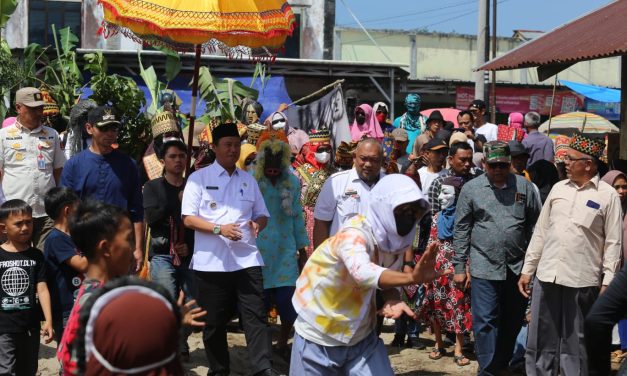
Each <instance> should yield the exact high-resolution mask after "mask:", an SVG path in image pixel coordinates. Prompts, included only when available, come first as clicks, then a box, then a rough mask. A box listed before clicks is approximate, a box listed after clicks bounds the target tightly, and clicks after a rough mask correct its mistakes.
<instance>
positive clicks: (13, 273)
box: [0, 200, 53, 376]
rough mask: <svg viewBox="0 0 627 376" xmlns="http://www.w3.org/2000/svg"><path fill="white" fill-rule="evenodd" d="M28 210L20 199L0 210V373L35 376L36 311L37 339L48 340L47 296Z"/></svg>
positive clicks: (50, 336)
mask: <svg viewBox="0 0 627 376" xmlns="http://www.w3.org/2000/svg"><path fill="white" fill-rule="evenodd" d="M32 213H33V210H32V208H31V207H30V206H28V204H27V203H26V202H24V201H22V200H9V201H6V202H5V203H4V204H2V206H0V229H1V230H2V233H3V234H4V235H5V236H6V238H7V241H6V242H5V243H4V244H2V246H0V285H1V286H0V287H1V288H0V374H2V375H20V376H22V375H25V376H31V375H32V376H34V375H35V374H36V373H37V358H38V356H39V334H40V329H39V326H40V323H39V310H38V309H37V307H36V305H37V298H36V294H37V295H38V296H39V304H40V305H41V309H42V311H43V313H44V318H45V321H44V324H43V326H42V327H41V335H43V336H44V337H45V338H46V343H49V342H50V341H52V336H53V330H52V312H51V308H50V293H49V292H48V287H47V286H46V271H45V265H44V257H43V254H42V253H41V251H40V250H38V249H37V248H34V247H32V246H31V237H32V235H33V216H32Z"/></svg>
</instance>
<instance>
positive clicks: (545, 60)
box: [477, 0, 627, 70]
mask: <svg viewBox="0 0 627 376" xmlns="http://www.w3.org/2000/svg"><path fill="white" fill-rule="evenodd" d="M626 16H627V0H616V1H614V2H612V3H610V4H608V5H606V6H604V7H602V8H599V9H597V10H595V11H592V12H590V13H588V14H586V15H584V16H581V17H579V18H577V19H575V20H573V21H571V22H569V23H566V24H564V25H562V26H560V27H558V28H556V29H554V30H552V31H550V32H548V33H546V34H544V35H541V36H539V37H538V38H536V39H533V40H531V41H529V42H527V43H525V44H522V45H520V46H519V47H517V48H515V49H513V50H511V51H510V52H508V53H506V54H505V55H503V56H500V57H497V58H495V59H493V60H490V61H489V62H487V63H486V64H484V65H482V66H481V67H479V68H477V69H478V70H506V69H516V68H525V67H535V66H543V65H567V64H574V63H576V62H579V61H583V60H593V59H598V58H603V57H610V56H617V55H623V54H626V53H627V22H625V17H626Z"/></svg>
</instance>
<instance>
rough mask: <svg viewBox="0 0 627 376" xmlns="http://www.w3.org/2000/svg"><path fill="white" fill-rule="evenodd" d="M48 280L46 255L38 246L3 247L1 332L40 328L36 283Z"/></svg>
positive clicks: (0, 263) (0, 262)
mask: <svg viewBox="0 0 627 376" xmlns="http://www.w3.org/2000/svg"><path fill="white" fill-rule="evenodd" d="M39 282H46V266H45V263H44V255H43V254H42V252H41V251H40V250H38V249H37V248H32V247H31V248H29V249H27V250H25V251H22V252H8V251H6V250H5V249H4V248H3V247H0V333H21V332H24V331H27V330H29V329H33V328H39V312H40V310H39V308H38V307H37V300H36V293H37V283H39Z"/></svg>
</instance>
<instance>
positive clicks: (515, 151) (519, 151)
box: [507, 140, 529, 157]
mask: <svg viewBox="0 0 627 376" xmlns="http://www.w3.org/2000/svg"><path fill="white" fill-rule="evenodd" d="M507 146H509V153H510V155H511V156H512V157H517V156H519V155H523V154H527V155H529V150H527V148H526V147H525V146H524V145H523V144H522V143H520V142H518V141H516V140H512V141H509V142H508V143H507Z"/></svg>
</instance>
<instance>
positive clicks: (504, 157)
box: [483, 141, 512, 164]
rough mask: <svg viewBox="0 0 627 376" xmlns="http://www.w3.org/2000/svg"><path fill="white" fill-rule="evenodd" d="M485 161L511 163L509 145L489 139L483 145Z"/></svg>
mask: <svg viewBox="0 0 627 376" xmlns="http://www.w3.org/2000/svg"><path fill="white" fill-rule="evenodd" d="M483 154H484V156H485V162H486V163H488V164H490V163H511V162H512V157H511V153H510V151H509V146H508V145H507V144H506V143H505V142H503V141H490V142H487V143H486V144H485V145H483Z"/></svg>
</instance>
